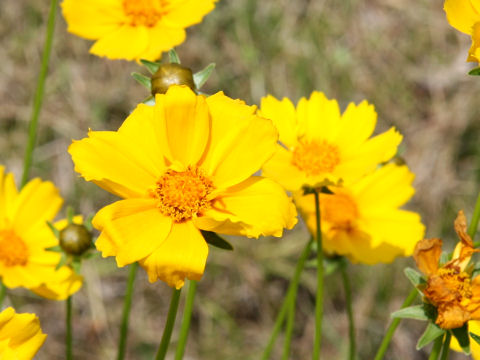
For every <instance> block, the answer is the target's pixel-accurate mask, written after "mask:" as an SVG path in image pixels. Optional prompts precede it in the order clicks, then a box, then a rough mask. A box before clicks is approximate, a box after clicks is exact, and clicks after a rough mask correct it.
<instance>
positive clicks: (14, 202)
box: [0, 166, 82, 300]
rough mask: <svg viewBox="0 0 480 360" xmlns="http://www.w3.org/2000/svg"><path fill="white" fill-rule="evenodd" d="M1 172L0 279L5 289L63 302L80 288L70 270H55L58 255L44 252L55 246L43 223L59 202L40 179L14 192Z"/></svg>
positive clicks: (10, 178) (78, 279) (55, 192)
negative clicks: (25, 289) (27, 290)
mask: <svg viewBox="0 0 480 360" xmlns="http://www.w3.org/2000/svg"><path fill="white" fill-rule="evenodd" d="M4 171H5V168H4V167H3V166H0V278H1V280H2V282H3V283H4V284H5V286H7V287H9V288H15V287H25V288H28V289H30V290H32V291H34V292H36V293H38V294H39V295H41V296H45V297H48V298H51V299H57V300H63V299H65V298H67V297H68V296H69V295H71V294H73V293H74V292H76V291H77V290H78V289H79V288H80V287H81V284H82V280H81V277H79V276H77V275H75V273H74V272H73V271H72V270H71V269H70V268H68V267H66V266H63V267H61V268H60V269H58V270H56V268H57V265H58V264H59V262H60V257H61V255H60V254H59V253H57V252H53V251H48V250H47V249H49V248H52V247H54V246H57V245H58V240H57V239H56V237H55V236H54V234H53V233H52V231H51V230H50V228H49V227H48V225H47V221H51V220H52V219H53V218H54V217H55V215H56V214H57V212H58V210H59V209H60V207H61V205H62V202H63V200H62V198H61V197H60V196H59V194H58V190H57V189H56V188H55V186H54V185H53V184H52V183H51V182H48V181H41V180H40V179H34V180H32V181H30V182H29V183H28V184H27V185H25V187H24V188H23V189H22V191H21V192H18V191H17V188H16V186H15V182H14V179H13V175H12V174H5V172H4ZM47 295H48V296H47Z"/></svg>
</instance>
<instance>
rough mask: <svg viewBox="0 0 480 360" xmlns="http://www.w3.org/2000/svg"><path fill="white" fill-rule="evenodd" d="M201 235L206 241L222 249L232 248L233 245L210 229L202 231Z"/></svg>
mask: <svg viewBox="0 0 480 360" xmlns="http://www.w3.org/2000/svg"><path fill="white" fill-rule="evenodd" d="M202 235H203V237H204V239H205V241H206V242H207V243H209V244H210V245H212V246H215V247H218V248H220V249H224V250H233V246H232V245H231V244H230V243H229V242H228V241H227V240H225V239H224V238H222V237H220V236H218V235H217V234H216V233H214V232H211V231H203V230H202Z"/></svg>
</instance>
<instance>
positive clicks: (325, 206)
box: [294, 164, 424, 264]
mask: <svg viewBox="0 0 480 360" xmlns="http://www.w3.org/2000/svg"><path fill="white" fill-rule="evenodd" d="M413 177H414V176H413V174H412V173H411V172H410V171H409V170H408V168H407V167H406V166H397V165H394V164H388V165H385V166H383V167H382V168H380V169H379V170H377V171H375V172H374V173H372V174H370V175H367V176H365V177H363V178H362V179H360V180H358V181H356V182H354V183H350V184H349V183H345V184H344V186H343V187H334V186H329V189H330V190H331V191H332V192H333V194H324V193H322V194H320V211H321V212H320V214H321V221H322V222H321V226H322V233H323V248H324V250H325V252H327V253H329V254H338V255H343V256H346V257H348V258H349V259H350V260H351V261H353V262H361V263H365V264H375V263H379V262H391V261H393V260H394V258H395V257H396V256H409V255H411V254H412V252H413V248H414V247H415V244H416V243H417V242H418V241H419V240H420V239H421V238H422V237H423V233H424V226H423V225H422V223H421V221H420V216H419V215H418V214H416V213H414V212H411V211H406V210H402V209H399V207H400V206H402V205H403V204H405V203H406V202H407V201H408V200H409V199H410V198H411V197H412V195H413V193H414V189H413V187H412V186H411V183H412V181H413ZM294 199H295V202H296V204H297V206H298V209H299V211H300V213H301V214H302V215H303V217H304V219H305V221H306V223H307V226H308V228H309V230H310V232H311V233H312V234H315V233H316V220H315V219H316V218H315V200H314V196H313V195H312V194H311V195H302V194H300V193H297V194H296V195H295V196H294Z"/></svg>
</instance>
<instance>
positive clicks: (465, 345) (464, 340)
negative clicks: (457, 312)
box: [451, 324, 470, 355]
mask: <svg viewBox="0 0 480 360" xmlns="http://www.w3.org/2000/svg"><path fill="white" fill-rule="evenodd" d="M451 332H452V334H453V336H455V339H457V341H458V344H459V345H460V347H461V348H462V350H463V352H464V353H465V354H466V355H469V354H470V337H469V336H468V325H467V324H464V325H463V326H462V327H459V328H456V329H452V330H451Z"/></svg>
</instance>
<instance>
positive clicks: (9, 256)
mask: <svg viewBox="0 0 480 360" xmlns="http://www.w3.org/2000/svg"><path fill="white" fill-rule="evenodd" d="M0 262H3V264H4V265H5V266H7V267H12V266H25V265H26V264H27V262H28V248H27V245H25V243H24V242H23V240H22V239H21V238H20V237H18V236H17V235H16V234H15V233H14V232H13V231H12V230H0Z"/></svg>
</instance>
